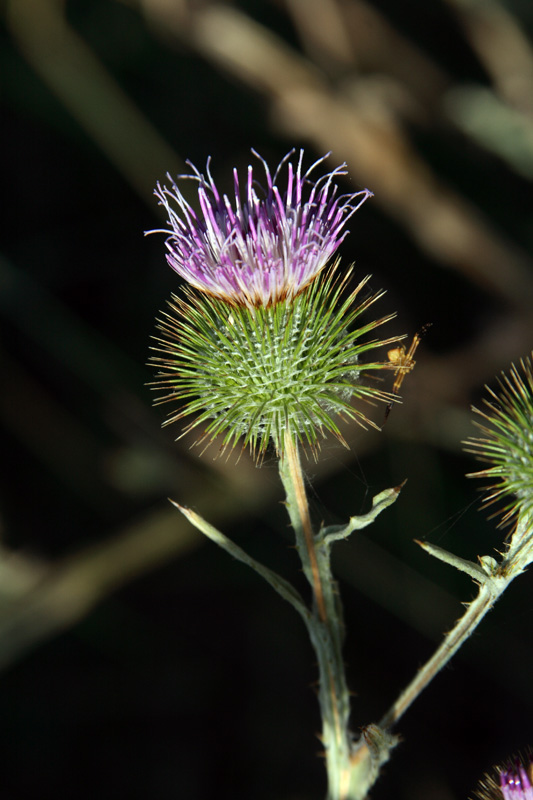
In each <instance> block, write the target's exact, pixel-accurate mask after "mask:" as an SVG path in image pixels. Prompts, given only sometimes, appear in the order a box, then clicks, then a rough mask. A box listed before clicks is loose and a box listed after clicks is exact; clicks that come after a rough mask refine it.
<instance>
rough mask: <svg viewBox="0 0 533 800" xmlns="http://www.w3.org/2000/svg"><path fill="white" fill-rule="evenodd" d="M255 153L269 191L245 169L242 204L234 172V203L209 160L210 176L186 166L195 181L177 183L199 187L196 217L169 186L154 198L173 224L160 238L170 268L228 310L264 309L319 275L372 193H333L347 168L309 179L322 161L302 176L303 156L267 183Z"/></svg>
mask: <svg viewBox="0 0 533 800" xmlns="http://www.w3.org/2000/svg"><path fill="white" fill-rule="evenodd" d="M252 152H253V154H254V155H255V156H256V157H257V158H258V159H259V161H260V162H261V164H262V165H263V168H264V172H265V178H266V186H263V187H261V186H260V185H258V183H257V181H256V180H254V174H253V167H252V166H249V167H248V177H247V181H246V186H245V187H244V189H243V194H244V197H242V198H241V186H240V183H239V176H238V173H237V170H234V173H233V174H234V187H235V197H234V198H233V202H231V201H230V199H229V197H228V196H227V195H220V194H219V192H218V190H217V187H216V185H215V182H214V180H213V178H212V176H211V172H210V159H208V161H207V168H206V173H207V177H205V176H204V175H202V174H201V173H200V172H199V171H198V169H197V168H196V167H195V166H194V165H193V164H190V162H188V163H189V165H190V166H191V168H192V169H193V174H192V175H181V176H180V178H185V179H192V180H195V181H197V182H198V199H199V204H200V209H201V213H199V214H197V213H196V212H195V211H194V209H193V208H192V207H191V206H190V205H189V203H188V202H187V201H186V200H185V198H184V196H183V194H182V193H181V191H180V190H179V188H178V186H177V185H176V183H175V182H174V181H172V188H171V189H169V188H167V187H166V186H161V185H160V184H158V185H157V189H156V191H155V194H156V196H157V198H158V199H159V203H160V205H163V206H164V207H165V209H166V211H167V214H168V223H169V225H170V229H164V230H163V231H160V232H162V233H166V234H169V236H168V239H167V240H166V246H167V249H168V254H167V261H168V263H169V264H170V266H171V267H172V268H173V269H174V270H175V271H176V272H177V273H178V274H179V275H181V276H182V278H185V280H186V281H187V282H188V283H190V284H191V285H192V286H194V287H196V288H197V289H200V290H201V291H203V292H207V293H209V294H211V295H214V296H215V297H219V298H222V299H224V300H226V301H228V302H230V303H234V304H237V305H248V306H261V305H262V306H268V305H271V304H273V303H276V302H279V301H281V300H284V299H292V298H293V297H295V296H296V295H297V294H298V293H299V292H301V291H302V289H303V288H304V287H305V286H307V285H308V284H309V283H310V282H311V281H312V280H313V279H314V278H315V277H316V276H317V275H318V273H319V272H320V271H321V270H322V269H323V268H324V266H325V265H326V264H327V263H328V261H329V260H330V258H331V257H332V255H333V254H334V253H335V251H336V250H337V248H338V247H339V245H340V243H341V242H342V241H343V239H344V237H345V236H346V234H347V233H348V231H347V230H346V229H345V225H346V222H347V220H348V219H349V218H350V217H351V216H352V214H354V213H355V212H356V211H357V209H358V208H359V207H360V206H361V205H362V203H364V201H365V200H366V199H367V198H368V197H371V196H372V193H371V192H369V191H368V190H367V189H364V190H363V191H360V192H355V193H353V194H344V195H339V194H337V192H338V187H337V186H336V184H335V183H334V182H333V181H334V179H335V178H336V177H337V176H339V175H346V165H345V164H342V165H341V166H339V167H336V169H334V170H333V171H332V172H329V173H327V174H326V175H323V176H322V177H320V178H318V180H316V181H313V180H311V178H310V175H311V173H312V171H313V170H314V169H315V168H316V167H317V166H318V165H319V164H321V163H322V162H323V161H324V159H325V158H327V156H324V157H323V158H320V159H319V160H318V161H316V162H315V163H314V164H313V165H312V166H311V167H310V168H309V169H308V170H307V172H305V173H304V174H302V160H303V150H301V151H300V155H299V158H298V163H297V165H296V168H295V167H294V164H293V162H292V161H291V160H290V159H291V156H292V155H293V153H294V151H291V152H290V153H288V154H287V155H286V156H285V158H284V159H283V160H282V161H281V163H280V164H279V166H278V168H277V169H276V172H275V173H274V175H273V176H272V175H271V173H270V170H269V168H268V165H267V163H266V162H265V161H264V159H263V158H261V156H259V155H258V154H257V153H256V152H255V151H253V150H252ZM284 166H286V168H287V179H286V184H287V189H286V191H285V192H284V193H283V194H281V193H280V190H279V188H278V186H277V181H278V178H279V175H280V172H281V169H282V167H284ZM169 179H170V176H169ZM170 180H171V179H170ZM155 232H156V231H150V233H155ZM157 232H159V231H157Z"/></svg>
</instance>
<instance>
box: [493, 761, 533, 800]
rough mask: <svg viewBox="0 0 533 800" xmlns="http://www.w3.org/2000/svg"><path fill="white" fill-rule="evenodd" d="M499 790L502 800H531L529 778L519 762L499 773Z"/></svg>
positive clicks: (532, 796)
mask: <svg viewBox="0 0 533 800" xmlns="http://www.w3.org/2000/svg"><path fill="white" fill-rule="evenodd" d="M500 788H501V790H502V795H503V798H504V800H533V786H532V785H531V780H530V776H528V773H527V772H526V770H525V769H524V767H523V766H522V764H521V763H520V762H519V761H516V763H515V764H514V765H513V766H508V767H505V768H504V769H502V770H501V771H500Z"/></svg>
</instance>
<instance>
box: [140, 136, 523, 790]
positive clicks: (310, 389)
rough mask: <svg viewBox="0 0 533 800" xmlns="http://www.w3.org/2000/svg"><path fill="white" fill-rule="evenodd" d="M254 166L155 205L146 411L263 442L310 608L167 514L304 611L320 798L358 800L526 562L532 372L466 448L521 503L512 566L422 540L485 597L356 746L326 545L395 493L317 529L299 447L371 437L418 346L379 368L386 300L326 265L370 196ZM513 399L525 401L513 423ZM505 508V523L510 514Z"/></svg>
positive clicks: (232, 439) (225, 544) (227, 439)
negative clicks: (162, 290)
mask: <svg viewBox="0 0 533 800" xmlns="http://www.w3.org/2000/svg"><path fill="white" fill-rule="evenodd" d="M254 156H255V157H256V159H257V165H258V167H259V172H260V178H259V179H257V171H256V170H255V169H254V167H253V166H250V167H249V168H248V173H247V176H246V180H245V181H244V182H242V183H241V180H240V177H239V175H238V172H237V171H236V170H235V171H234V192H233V197H232V198H230V197H229V196H228V195H226V194H222V193H220V192H219V190H218V188H217V186H216V184H215V181H214V180H213V177H212V174H211V170H210V163H209V161H208V162H207V169H206V175H204V174H202V173H201V172H200V171H199V170H198V169H196V168H195V167H194V166H192V165H190V166H191V169H192V172H191V174H189V175H184V176H181V179H182V180H188V181H193V182H194V183H195V184H196V187H197V194H198V210H194V209H193V207H192V206H191V205H190V203H189V202H188V201H187V200H186V199H185V196H184V194H183V193H182V190H181V189H180V187H179V186H178V184H177V183H175V182H174V181H172V180H171V179H170V178H169V181H170V186H169V187H167V186H165V185H159V184H158V186H157V189H156V192H155V194H156V196H157V198H158V200H159V203H160V205H162V206H163V207H164V209H165V211H166V214H167V219H168V228H164V229H162V230H160V231H159V232H162V233H164V234H165V235H166V237H167V238H166V247H167V260H168V263H169V265H170V266H171V267H172V268H173V269H174V270H175V271H176V272H177V273H178V274H179V275H180V276H181V277H182V278H184V279H185V281H186V286H185V288H184V290H183V292H182V294H181V295H180V296H176V295H173V297H172V300H171V301H170V302H169V306H168V310H167V311H166V312H164V313H163V314H162V316H161V319H160V320H159V326H158V327H159V334H158V336H157V337H156V346H155V347H154V350H155V352H156V355H154V357H153V359H152V361H153V363H154V365H156V367H157V368H158V369H159V374H158V376H157V379H156V381H155V382H154V384H153V386H154V388H155V389H156V390H157V391H158V399H157V400H156V402H157V403H170V404H171V410H170V413H169V415H168V419H167V423H172V422H177V421H181V420H187V422H186V426H185V429H184V433H187V432H190V431H196V430H197V431H198V442H200V443H201V442H204V443H206V444H208V443H209V442H211V441H212V440H213V439H215V438H217V439H218V440H219V441H220V445H221V451H222V452H223V451H224V450H226V449H228V448H234V447H236V446H241V447H247V446H248V447H250V449H251V451H252V453H253V454H254V456H255V458H256V460H257V462H258V463H260V462H261V460H262V457H263V456H264V453H265V451H266V449H267V448H268V447H269V446H272V447H273V449H274V451H275V453H276V454H277V456H278V459H279V472H280V478H281V481H282V484H283V487H284V490H285V495H286V506H287V511H288V514H289V518H290V522H291V525H292V528H293V530H294V537H295V544H296V549H297V552H298V554H299V557H300V559H301V562H302V569H303V572H304V575H305V576H306V578H307V580H308V583H309V586H310V589H311V601H310V602H308V601H307V600H306V599H304V597H303V596H302V595H301V594H300V592H299V591H298V590H297V589H296V588H295V587H294V586H293V585H292V584H291V583H290V582H288V581H287V580H285V579H283V578H281V577H280V576H279V575H277V574H276V573H274V572H273V571H272V570H270V569H269V568H267V567H266V566H264V565H263V564H260V563H259V562H257V561H256V560H254V559H252V558H251V557H250V556H249V555H248V554H247V553H245V552H244V551H243V550H242V549H241V548H240V547H238V546H237V545H236V544H235V543H234V542H232V541H231V540H230V539H228V538H227V537H226V536H224V534H223V533H221V532H220V531H218V530H217V529H216V528H214V527H213V526H212V525H211V524H210V523H209V522H207V521H206V520H204V519H202V518H201V517H200V516H199V515H198V514H197V513H196V512H194V511H192V510H191V509H189V508H186V507H184V506H180V505H178V504H175V505H176V506H177V508H179V510H180V511H181V512H182V513H183V514H184V515H185V517H186V518H187V519H189V520H190V521H191V522H192V524H193V525H195V526H196V527H197V528H198V529H199V530H200V531H201V532H202V533H204V534H205V535H206V536H207V537H209V538H210V539H212V540H213V541H215V542H216V543H217V544H218V545H219V546H220V547H222V548H223V549H225V550H226V551H227V552H229V553H230V554H231V555H232V556H234V557H235V558H237V559H239V560H240V561H242V562H244V563H246V564H247V565H248V566H250V567H251V568H252V569H254V570H255V571H256V572H258V573H259V574H260V575H261V576H262V577H263V578H264V579H265V580H266V581H267V582H268V583H269V584H270V585H271V586H272V587H273V588H274V589H275V590H276V591H277V592H278V593H279V594H280V595H281V596H282V597H283V598H284V599H285V600H287V602H289V603H290V604H291V605H292V606H293V608H294V609H295V610H296V611H297V612H298V613H299V614H300V616H301V618H302V620H303V621H304V623H305V625H306V627H307V630H308V633H309V636H310V639H311V643H312V645H313V647H314V650H315V653H316V657H317V662H318V671H319V691H318V698H319V703H320V710H321V715H322V734H321V739H322V744H323V747H324V753H325V762H326V768H327V776H328V800H363V799H364V798H365V797H366V796H367V793H368V791H369V789H370V788H371V786H372V785H373V783H374V781H375V779H376V777H377V775H378V774H379V770H380V767H381V765H382V764H384V763H385V762H386V761H387V760H388V758H389V755H390V752H391V750H392V748H393V747H394V746H395V744H396V741H397V739H396V737H395V735H394V734H393V732H392V727H393V726H394V725H395V724H396V722H397V721H398V720H399V718H400V717H401V715H402V714H403V713H404V711H405V710H406V709H407V708H408V707H409V705H410V704H411V703H412V702H413V700H414V699H415V698H416V697H417V696H418V695H419V694H420V692H421V691H422V690H423V688H424V687H425V686H426V685H427V684H428V683H429V681H430V680H431V679H432V678H433V677H434V676H435V675H436V674H437V672H438V671H439V670H440V669H441V668H442V666H444V664H445V663H447V661H448V660H449V659H450V658H451V657H452V655H453V654H454V653H455V652H456V650H457V649H458V647H459V646H460V645H461V644H462V643H463V642H464V641H465V640H466V638H467V637H468V636H469V635H470V633H471V632H472V630H473V629H474V628H475V626H476V625H477V624H478V623H479V621H480V619H481V618H482V617H483V616H484V614H485V613H486V612H487V611H488V610H489V609H490V607H491V606H492V605H493V603H494V601H495V599H496V598H497V597H498V596H499V594H501V592H502V591H503V589H504V588H505V587H506V586H507V585H508V583H509V582H510V580H512V578H513V577H515V575H516V574H518V572H520V571H522V570H523V569H524V568H525V566H526V565H527V563H529V560H531V558H532V557H533V555H532V554H531V537H532V530H531V525H530V517H531V505H530V500H529V499H528V498H529V497H530V494H529V490H526V488H525V486H524V485H523V483H520V481H519V480H518V479H517V474H518V472H519V470H518V469H517V467H516V464H517V463H518V462H517V459H518V460H519V459H520V458H521V457H522V456H523V452H524V451H525V450H526V449H527V447H528V446H529V445H527V441H531V437H533V421H532V416H531V414H530V411H531V404H532V401H531V390H532V388H533V386H532V381H531V368H530V366H529V367H528V369H529V372H528V373H527V374H528V376H529V377H528V381H529V383H528V386H527V387H526V386H525V384H524V383H523V382H521V379H519V378H516V376H515V377H514V389H513V390H512V391H511V390H509V392H508V407H507V412H506V413H503V414H501V415H500V416H499V417H498V415H497V418H498V423H497V425H496V427H497V431H498V432H497V433H496V434H495V435H490V434H488V433H487V431H486V428H485V429H484V433H485V438H484V439H482V440H480V441H481V442H482V444H480V442H479V441H478V442H477V443H476V442H474V443H472V445H471V446H472V447H473V448H474V450H476V452H478V453H480V454H481V455H482V456H486V457H488V458H489V460H491V462H492V463H493V464H496V465H495V466H494V467H491V468H489V469H487V470H485V471H484V472H483V474H484V475H491V476H493V475H496V476H497V477H498V479H499V480H500V483H499V484H498V486H497V489H496V490H494V492H493V494H494V493H495V494H497V495H498V496H499V495H501V494H503V493H505V492H507V491H511V493H514V496H516V497H519V501H520V503H521V504H522V505H521V510H520V512H517V517H518V523H517V527H516V531H515V533H514V534H513V537H512V539H511V543H510V545H509V549H508V552H507V555H506V556H504V557H503V560H502V561H500V562H498V561H497V560H496V559H494V558H492V557H490V556H484V557H482V558H480V560H479V564H472V563H470V562H467V561H464V560H463V559H461V558H459V557H457V556H453V555H452V554H449V553H446V552H445V551H443V550H441V549H440V548H437V547H435V546H433V545H429V544H427V543H426V544H424V545H423V546H424V547H425V549H426V550H428V552H430V553H431V554H432V555H435V556H436V557H438V558H440V559H442V560H444V561H447V562H448V563H450V564H453V565H454V566H455V567H457V568H459V569H462V570H463V571H466V572H468V574H470V575H471V577H472V578H473V579H474V580H475V581H476V583H477V584H478V585H479V587H480V590H479V596H478V598H477V599H476V600H475V601H473V602H472V603H471V604H470V605H469V606H468V608H467V611H466V613H465V615H464V616H463V617H462V618H461V620H459V622H458V623H457V624H456V626H455V627H454V628H453V629H452V630H451V631H450V633H448V634H447V636H446V638H445V641H444V642H443V644H442V645H441V647H440V648H439V649H438V650H437V652H436V653H435V654H434V656H432V657H431V658H430V660H429V661H428V662H427V664H426V665H425V666H424V667H423V668H422V669H421V670H420V671H419V672H418V673H417V675H416V676H415V678H414V680H413V681H412V682H411V684H409V686H408V687H407V688H406V689H405V690H404V692H402V694H401V695H400V697H399V698H398V700H397V701H396V703H395V704H394V705H393V706H392V707H391V709H390V710H389V711H388V712H387V713H386V714H385V716H384V717H383V719H382V720H381V721H380V723H379V724H372V725H367V726H366V728H364V729H363V731H362V733H361V734H360V735H358V736H356V735H355V734H354V733H353V732H352V729H351V726H350V712H351V709H350V693H349V691H348V686H347V681H346V676H345V666H344V663H343V658H342V641H343V637H344V625H343V619H342V607H341V603H340V599H339V593H338V588H337V585H336V583H335V581H334V578H333V575H332V572H331V566H330V561H331V549H332V546H333V545H334V543H335V542H336V541H338V540H340V539H346V538H347V537H348V536H349V535H350V534H351V533H352V532H353V531H355V530H358V529H361V528H364V527H366V526H367V525H369V524H370V523H371V522H373V521H374V519H375V518H376V517H377V515H378V514H379V513H381V511H383V510H384V509H386V508H387V507H388V506H389V505H391V504H392V503H393V502H394V501H395V500H396V499H397V497H398V494H399V491H400V488H401V487H395V488H392V489H385V490H384V491H382V492H381V493H380V494H378V495H377V496H376V497H375V498H374V499H373V503H372V507H371V509H370V511H369V512H368V513H367V514H365V515H363V516H359V517H352V518H351V519H350V520H349V522H348V523H347V524H346V525H336V526H329V527H321V528H320V529H319V530H316V529H314V527H313V525H312V522H311V518H310V514H309V508H308V503H307V496H306V489H305V482H304V478H303V473H302V467H301V462H300V450H301V448H302V447H305V448H306V449H307V450H309V451H310V452H311V453H312V454H313V455H314V457H317V454H318V450H319V447H320V443H321V440H322V438H323V437H324V436H325V435H327V434H328V433H330V434H333V435H334V436H336V437H337V438H338V439H339V440H340V441H341V442H343V443H344V440H343V437H342V433H341V429H340V427H339V419H345V420H350V419H351V420H355V421H356V422H358V423H359V424H360V425H362V426H364V427H367V426H372V427H375V428H376V427H377V425H376V424H375V423H374V422H372V421H371V420H370V419H369V418H368V417H367V415H366V413H365V409H364V407H362V405H361V404H362V403H364V402H365V401H367V402H374V401H377V402H379V401H383V402H384V403H386V404H387V409H388V410H389V409H390V403H391V402H393V401H395V400H396V399H397V397H396V390H397V389H399V387H400V385H401V380H402V378H403V376H404V374H407V372H408V371H410V370H411V369H412V367H413V366H414V361H413V360H412V354H413V353H414V350H415V349H416V344H418V341H419V340H420V336H418V340H417V341H416V344H415V340H413V345H412V346H411V348H410V350H409V354H410V358H408V359H406V357H404V358H403V359H402V360H401V361H399V360H398V357H397V354H398V353H400V352H401V353H403V354H404V356H405V352H404V350H403V348H398V347H397V346H396V347H395V348H394V349H393V350H390V351H388V352H387V350H385V351H384V352H385V357H383V355H381V356H378V357H376V356H375V355H374V354H375V353H376V351H379V349H380V348H381V349H382V348H384V347H385V348H386V347H387V345H390V344H392V343H394V344H396V345H397V343H398V342H399V341H400V340H401V339H403V338H404V337H403V336H394V337H391V338H387V339H382V338H379V337H376V335H375V332H376V329H377V328H379V327H380V326H381V325H383V324H384V323H386V322H389V321H390V320H391V319H392V318H393V317H394V315H388V316H382V317H379V316H378V317H377V318H376V317H374V318H370V319H367V312H369V310H371V309H372V308H373V306H374V303H375V302H376V301H377V300H379V298H380V297H381V295H382V292H377V293H371V292H369V291H368V277H365V278H362V279H360V280H358V281H357V282H356V286H355V288H353V289H351V288H350V286H349V284H350V280H351V277H352V270H351V269H347V270H343V271H341V268H340V264H339V262H338V261H334V260H333V259H334V256H335V254H336V252H337V250H338V248H339V246H340V244H341V243H342V241H343V239H344V238H345V236H346V234H347V228H346V224H347V222H348V220H350V218H352V217H353V215H354V214H355V212H356V211H357V210H358V209H359V208H360V207H361V205H362V204H363V203H364V202H365V200H367V199H368V198H369V197H370V196H371V192H369V191H368V190H366V189H365V190H363V191H359V192H354V193H348V194H341V193H340V192H339V189H338V186H337V180H339V179H340V178H342V176H344V175H345V174H346V168H345V165H341V166H339V167H337V168H335V169H334V170H332V171H331V172H328V173H326V174H324V175H322V176H320V177H318V178H316V179H315V177H314V175H315V173H316V171H317V170H318V168H319V167H320V166H321V165H322V164H323V162H324V160H325V158H326V157H324V158H321V159H319V160H318V161H317V162H315V164H313V165H312V166H311V167H310V168H309V169H307V170H305V171H304V167H303V157H304V156H303V152H300V154H299V156H297V157H296V158H294V151H291V152H290V153H289V154H288V155H287V156H286V157H285V158H284V159H283V160H282V161H281V163H280V164H279V166H278V167H277V169H276V170H275V172H274V173H273V174H272V173H271V172H270V170H269V167H268V165H267V164H266V162H265V161H264V160H263V159H262V158H261V157H260V156H258V155H257V154H256V153H254ZM151 232H154V231H151ZM415 338H416V337H415ZM393 355H394V356H396V357H393ZM384 370H385V371H387V370H389V371H393V372H394V373H395V376H396V381H395V384H394V386H395V391H394V392H393V394H389V393H387V392H385V391H383V389H382V388H380V387H379V386H378V385H377V381H376V380H375V379H374V382H372V380H371V378H372V376H373V375H374V376H375V373H378V374H379V372H380V371H384ZM400 371H402V372H401V374H400ZM517 389H518V393H519V395H520V396H521V398H522V400H521V402H522V401H523V402H522V405H520V411H519V414H518V418H515V417H516V414H515V412H516V411H517V408H518V405H516V404H515V402H514V400H513V398H514V392H515V390H517ZM522 390H523V391H522ZM526 397H527V398H529V399H527V400H526ZM528 403H529V405H528ZM491 411H492V412H493V411H494V408H493V407H492V406H490V408H489V412H487V413H485V412H483V414H484V416H485V418H486V421H489V422H494V417H493V416H492V415H491V414H490V412H491ZM528 415H529V416H528ZM526 418H527V419H529V422H530V428H529V430H530V431H532V432H531V433H529V432H528V433H524V436H521V435H520V434H519V433H518V429H519V428H521V426H522V425H523V423H524V421H525V420H526ZM511 419H512V424H511V427H512V428H513V443H514V444H513V446H514V447H515V450H516V453H517V455H516V457H515V456H513V457H511V458H508V457H507V456H506V455H503V452H504V451H505V449H506V447H507V444H506V439H505V437H506V435H507V434H506V433H505V434H504V432H503V429H504V428H505V431H507V430H508V428H509V425H508V423H509V421H510V420H511ZM500 422H501V425H500ZM498 425H499V427H498ZM528 436H529V437H530V439H529V440H528V438H527V437H528ZM504 440H505V441H504ZM487 442H488V444H487ZM520 448H521V449H520ZM518 451H519V454H518ZM498 459H500V460H499V461H498ZM495 470H496V471H495ZM532 472H533V468H532ZM513 509H514V506H513ZM507 513H508V516H509V515H511V513H512V510H511V508H510V507H509V509H508V512H507ZM516 537H517V538H516ZM513 543H515V544H516V547H515V544H513ZM513 548H514V549H513ZM358 729H360V725H358Z"/></svg>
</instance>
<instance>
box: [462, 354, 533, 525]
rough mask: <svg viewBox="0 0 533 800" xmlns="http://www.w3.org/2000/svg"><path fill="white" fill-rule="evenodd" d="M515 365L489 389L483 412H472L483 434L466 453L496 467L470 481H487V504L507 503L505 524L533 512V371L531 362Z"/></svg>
mask: <svg viewBox="0 0 533 800" xmlns="http://www.w3.org/2000/svg"><path fill="white" fill-rule="evenodd" d="M520 367H521V370H518V369H517V367H515V365H514V364H513V365H512V366H511V370H510V372H509V374H508V375H506V374H505V373H502V377H501V378H500V379H499V381H498V385H499V386H498V391H493V390H492V389H490V388H488V387H487V391H488V393H489V398H488V399H484V408H483V409H482V410H480V409H477V408H474V409H473V410H474V411H475V412H476V413H477V414H478V415H479V416H480V417H482V418H483V422H481V423H479V422H476V423H475V424H476V425H477V427H478V428H479V430H480V431H481V434H482V436H480V437H470V438H469V439H468V440H467V442H466V444H468V448H467V451H468V452H471V453H475V454H476V455H477V456H478V458H479V459H480V460H481V461H485V462H487V463H489V464H491V465H492V466H490V467H488V468H487V469H484V470H481V471H479V472H474V473H471V475H470V477H478V478H488V479H489V480H490V481H491V484H490V485H489V486H488V488H487V490H486V491H487V497H486V499H485V502H484V506H485V507H487V506H489V505H491V504H492V503H494V502H496V501H498V500H500V499H502V498H503V499H504V507H503V519H502V524H503V523H507V522H508V521H510V520H511V519H512V518H514V517H515V516H517V515H518V514H519V513H520V514H523V515H526V514H530V513H531V512H532V511H533V368H532V364H531V360H530V359H529V358H527V359H525V360H522V361H521V362H520Z"/></svg>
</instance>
